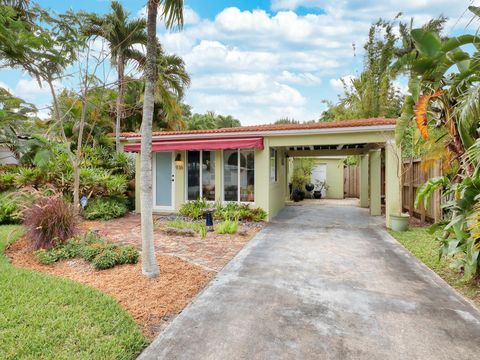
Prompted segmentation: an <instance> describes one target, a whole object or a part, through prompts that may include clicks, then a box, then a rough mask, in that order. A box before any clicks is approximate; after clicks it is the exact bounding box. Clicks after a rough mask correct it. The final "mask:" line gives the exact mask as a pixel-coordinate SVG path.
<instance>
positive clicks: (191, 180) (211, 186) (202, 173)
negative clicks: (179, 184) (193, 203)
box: [187, 151, 215, 201]
mask: <svg viewBox="0 0 480 360" xmlns="http://www.w3.org/2000/svg"><path fill="white" fill-rule="evenodd" d="M200 198H205V199H207V200H210V201H215V153H214V152H213V151H189V152H188V154H187V199H188V200H197V199H200Z"/></svg>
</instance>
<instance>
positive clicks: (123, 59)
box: [84, 1, 147, 152]
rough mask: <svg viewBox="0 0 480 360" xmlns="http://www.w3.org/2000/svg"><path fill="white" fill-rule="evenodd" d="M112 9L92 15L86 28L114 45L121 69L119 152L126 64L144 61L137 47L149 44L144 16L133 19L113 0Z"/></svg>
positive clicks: (113, 52) (112, 49) (115, 61)
mask: <svg viewBox="0 0 480 360" xmlns="http://www.w3.org/2000/svg"><path fill="white" fill-rule="evenodd" d="M111 8H112V11H111V12H110V13H108V14H106V15H104V16H103V17H98V16H97V15H91V16H90V17H89V18H88V22H87V24H86V26H85V28H84V32H85V34H86V35H87V36H89V37H97V36H98V37H102V38H104V39H105V40H106V41H107V42H108V44H109V48H110V56H111V59H112V63H113V64H114V65H115V66H116V68H117V76H118V94H117V101H116V122H115V145H116V149H117V152H120V151H121V148H120V126H121V121H122V119H123V106H124V99H123V96H124V93H125V66H126V65H127V63H128V62H129V61H135V62H136V63H137V64H143V63H144V61H145V56H144V55H143V53H142V52H140V51H139V50H137V49H136V48H135V46H137V45H146V43H147V35H146V33H145V28H146V22H145V20H144V19H140V18H137V19H134V20H129V18H128V17H129V14H128V12H126V11H125V9H124V8H123V6H122V4H121V3H120V2H118V1H112V3H111Z"/></svg>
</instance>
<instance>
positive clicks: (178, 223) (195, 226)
mask: <svg viewBox="0 0 480 360" xmlns="http://www.w3.org/2000/svg"><path fill="white" fill-rule="evenodd" d="M167 227H172V228H175V229H192V230H193V231H195V232H196V233H198V234H200V236H201V237H202V238H204V237H205V236H206V235H207V227H206V225H205V224H204V223H202V222H198V221H195V222H191V221H183V220H173V221H170V222H168V223H167Z"/></svg>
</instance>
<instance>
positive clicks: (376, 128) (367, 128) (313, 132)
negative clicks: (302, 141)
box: [121, 124, 395, 142]
mask: <svg viewBox="0 0 480 360" xmlns="http://www.w3.org/2000/svg"><path fill="white" fill-rule="evenodd" d="M394 130H395V125H393V124H387V125H370V126H348V127H332V128H320V129H291V130H290V129H287V130H270V131H236V132H217V133H198V134H176V135H157V136H153V137H152V140H153V141H155V140H161V139H163V140H181V139H196V138H201V139H208V138H210V139H215V138H227V137H228V138H235V137H245V136H252V137H253V136H264V137H268V136H300V135H320V134H335V133H344V134H348V133H359V132H364V133H365V132H376V131H394ZM121 139H122V140H126V141H129V142H130V141H139V139H140V136H130V137H128V136H127V137H121Z"/></svg>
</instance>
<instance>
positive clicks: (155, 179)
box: [152, 151, 176, 211]
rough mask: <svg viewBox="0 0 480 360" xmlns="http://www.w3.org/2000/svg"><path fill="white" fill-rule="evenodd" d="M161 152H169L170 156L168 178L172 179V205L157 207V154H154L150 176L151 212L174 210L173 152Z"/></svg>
mask: <svg viewBox="0 0 480 360" xmlns="http://www.w3.org/2000/svg"><path fill="white" fill-rule="evenodd" d="M161 152H167V153H168V152H169V153H171V154H172V173H171V175H170V178H172V177H173V181H171V183H172V199H171V201H172V205H171V206H157V205H156V202H157V154H158V153H157V152H156V153H154V155H153V156H152V162H153V164H152V176H153V184H152V185H153V189H152V190H153V191H152V193H153V211H172V210H175V181H176V179H175V151H161Z"/></svg>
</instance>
